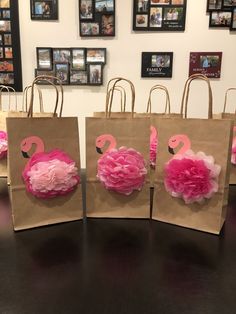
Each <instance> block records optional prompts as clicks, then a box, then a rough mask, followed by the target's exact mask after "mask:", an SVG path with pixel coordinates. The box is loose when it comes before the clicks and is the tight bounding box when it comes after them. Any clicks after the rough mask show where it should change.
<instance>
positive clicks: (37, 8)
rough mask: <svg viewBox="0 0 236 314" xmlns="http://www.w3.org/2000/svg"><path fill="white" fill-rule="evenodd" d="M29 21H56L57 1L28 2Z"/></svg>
mask: <svg viewBox="0 0 236 314" xmlns="http://www.w3.org/2000/svg"><path fill="white" fill-rule="evenodd" d="M30 8H31V20H48V21H52V20H58V0H47V1H40V0H30Z"/></svg>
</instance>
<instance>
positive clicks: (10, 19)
mask: <svg viewBox="0 0 236 314" xmlns="http://www.w3.org/2000/svg"><path fill="white" fill-rule="evenodd" d="M0 76H1V79H0V80H1V83H0V84H5V85H9V86H11V87H13V88H14V89H15V90H16V91H17V92H21V91H22V68H21V46H20V33H19V10H18V0H14V1H13V0H0Z"/></svg>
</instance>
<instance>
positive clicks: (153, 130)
mask: <svg viewBox="0 0 236 314" xmlns="http://www.w3.org/2000/svg"><path fill="white" fill-rule="evenodd" d="M150 131H151V137H150V140H151V142H152V141H154V140H156V138H157V130H156V128H155V127H154V126H151V127H150Z"/></svg>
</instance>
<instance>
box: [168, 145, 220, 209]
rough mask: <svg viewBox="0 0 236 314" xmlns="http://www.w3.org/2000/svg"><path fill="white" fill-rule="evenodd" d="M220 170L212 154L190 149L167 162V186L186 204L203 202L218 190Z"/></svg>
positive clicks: (172, 194)
mask: <svg viewBox="0 0 236 314" xmlns="http://www.w3.org/2000/svg"><path fill="white" fill-rule="evenodd" d="M220 171H221V167H220V166H219V165H216V164H215V161H214V158H213V157H212V156H207V155H205V153H203V152H198V153H197V154H194V153H193V152H192V151H191V150H189V151H187V152H186V153H185V154H183V155H177V156H176V157H174V158H173V159H171V160H170V161H169V162H168V163H166V165H165V180H164V184H165V188H166V190H167V192H169V193H170V194H171V196H173V197H178V198H183V200H184V201H185V203H186V204H190V203H194V202H198V203H202V202H203V201H204V200H205V199H210V198H211V197H212V196H213V194H214V193H216V192H217V191H218V188H219V186H218V178H219V174H220Z"/></svg>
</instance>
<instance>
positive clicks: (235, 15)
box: [230, 8, 236, 31]
mask: <svg viewBox="0 0 236 314" xmlns="http://www.w3.org/2000/svg"><path fill="white" fill-rule="evenodd" d="M230 29H231V31H236V8H233V10H232V19H231V25H230Z"/></svg>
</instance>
